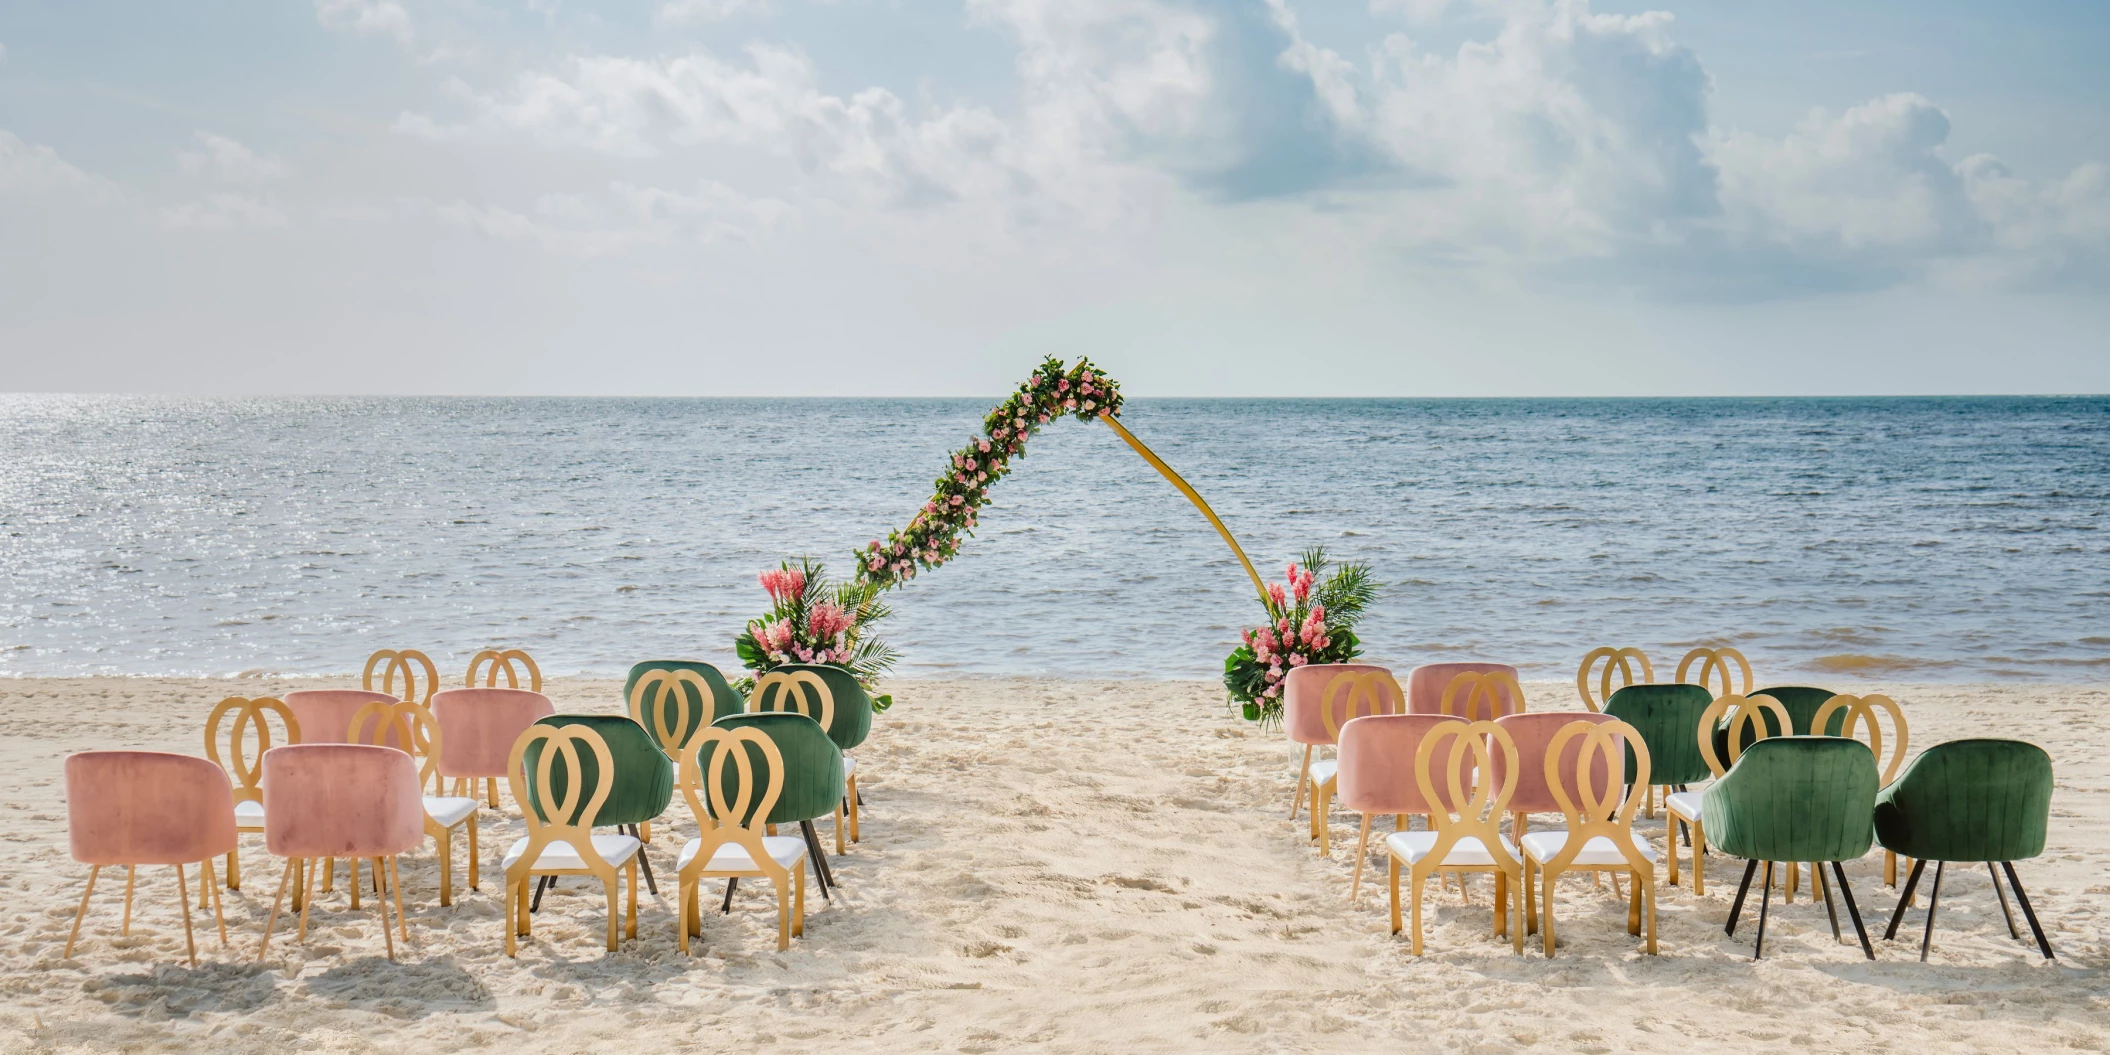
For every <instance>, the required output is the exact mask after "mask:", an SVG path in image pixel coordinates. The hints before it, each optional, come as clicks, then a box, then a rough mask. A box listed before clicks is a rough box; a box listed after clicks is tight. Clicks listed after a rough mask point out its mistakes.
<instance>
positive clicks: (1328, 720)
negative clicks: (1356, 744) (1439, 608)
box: [1282, 663, 1405, 854]
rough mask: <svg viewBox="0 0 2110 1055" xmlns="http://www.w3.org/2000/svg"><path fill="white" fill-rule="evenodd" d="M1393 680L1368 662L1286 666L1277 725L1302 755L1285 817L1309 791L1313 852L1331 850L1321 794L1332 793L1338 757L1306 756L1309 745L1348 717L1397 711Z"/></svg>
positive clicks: (1331, 738) (1329, 737)
mask: <svg viewBox="0 0 2110 1055" xmlns="http://www.w3.org/2000/svg"><path fill="white" fill-rule="evenodd" d="M1404 702H1405V701H1404V699H1403V697H1402V695H1401V693H1400V691H1399V682H1397V681H1394V680H1393V679H1392V672H1391V671H1389V670H1386V669H1385V668H1383V667H1379V666H1374V665H1372V664H1368V663H1314V664H1311V665H1310V666H1304V667H1298V668H1296V669H1295V670H1292V671H1290V672H1289V676H1288V677H1286V678H1284V679H1283V682H1282V726H1283V729H1284V731H1286V732H1288V733H1289V738H1290V740H1291V741H1293V742H1295V743H1300V744H1303V745H1304V761H1303V762H1302V763H1301V764H1300V765H1299V767H1298V771H1297V789H1296V791H1295V793H1294V794H1292V796H1291V798H1290V803H1289V818H1290V819H1291V820H1296V819H1297V810H1298V808H1299V807H1300V806H1302V805H1303V803H1304V792H1305V790H1306V789H1307V788H1309V789H1310V791H1311V837H1312V838H1314V839H1317V840H1318V841H1319V852H1320V853H1322V854H1324V853H1330V852H1332V839H1331V835H1330V833H1329V832H1328V830H1327V825H1326V819H1327V800H1328V799H1330V798H1331V796H1332V794H1333V785H1334V775H1335V774H1336V773H1337V772H1339V771H1340V762H1339V760H1338V759H1332V758H1321V759H1318V760H1316V761H1314V760H1313V759H1312V757H1311V756H1312V752H1313V749H1314V748H1319V747H1331V746H1333V745H1334V744H1335V743H1336V742H1337V741H1338V740H1339V738H1340V735H1341V727H1342V726H1344V725H1347V724H1348V722H1349V720H1351V719H1353V718H1357V717H1360V716H1362V715H1369V714H1399V713H1401V711H1402V708H1403V705H1404Z"/></svg>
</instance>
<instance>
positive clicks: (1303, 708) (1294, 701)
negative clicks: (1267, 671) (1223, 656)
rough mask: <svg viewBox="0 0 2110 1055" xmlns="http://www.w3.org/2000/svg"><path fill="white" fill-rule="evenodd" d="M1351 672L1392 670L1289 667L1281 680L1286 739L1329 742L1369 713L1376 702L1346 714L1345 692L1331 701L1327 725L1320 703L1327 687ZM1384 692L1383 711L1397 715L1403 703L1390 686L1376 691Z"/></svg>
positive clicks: (1327, 665) (1342, 666) (1353, 666)
mask: <svg viewBox="0 0 2110 1055" xmlns="http://www.w3.org/2000/svg"><path fill="white" fill-rule="evenodd" d="M1350 674H1384V675H1387V676H1390V674H1391V671H1389V670H1386V669H1385V668H1383V667H1380V666H1377V665H1375V664H1370V663H1313V664H1309V665H1307V666H1302V667H1297V668H1296V669H1294V670H1291V671H1290V672H1289V674H1288V676H1286V677H1284V678H1283V679H1282V728H1283V731H1284V732H1287V733H1288V734H1289V738H1290V739H1291V740H1293V741H1295V742H1297V743H1300V744H1312V745H1323V744H1331V743H1333V742H1334V741H1335V738H1337V737H1338V736H1340V729H1341V727H1342V726H1344V725H1346V724H1348V722H1349V721H1350V720H1352V719H1354V718H1356V717H1358V716H1359V715H1367V714H1369V713H1370V707H1371V706H1374V705H1375V702H1376V701H1366V702H1365V703H1363V704H1362V705H1360V706H1359V707H1358V708H1357V709H1356V711H1355V713H1354V714H1351V713H1349V706H1348V705H1349V703H1350V702H1352V701H1350V700H1349V699H1348V694H1347V693H1338V694H1336V695H1335V698H1334V701H1333V704H1334V711H1335V712H1336V713H1335V714H1334V716H1333V728H1332V729H1331V730H1329V729H1328V728H1327V722H1326V715H1325V714H1324V713H1323V712H1322V711H1321V709H1320V708H1321V705H1322V704H1324V703H1325V701H1326V686H1327V684H1328V683H1330V682H1332V681H1333V679H1335V678H1338V677H1342V676H1344V675H1350ZM1378 691H1379V692H1381V693H1382V694H1383V697H1384V698H1383V700H1382V703H1383V707H1382V711H1383V713H1386V714H1399V713H1402V712H1403V711H1404V710H1405V702H1406V701H1404V700H1402V699H1399V698H1397V697H1395V696H1393V695H1392V686H1391V685H1390V684H1386V685H1384V686H1383V687H1382V688H1381V689H1379V690H1378Z"/></svg>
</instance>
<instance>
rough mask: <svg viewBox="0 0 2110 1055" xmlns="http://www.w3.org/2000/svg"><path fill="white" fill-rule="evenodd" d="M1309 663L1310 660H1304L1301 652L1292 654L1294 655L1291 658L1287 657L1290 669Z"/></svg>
mask: <svg viewBox="0 0 2110 1055" xmlns="http://www.w3.org/2000/svg"><path fill="white" fill-rule="evenodd" d="M1309 662H1311V661H1310V660H1308V659H1305V658H1304V653H1302V652H1297V653H1294V654H1292V655H1291V656H1290V657H1289V665H1290V666H1292V667H1301V666H1303V665H1304V664H1306V663H1309Z"/></svg>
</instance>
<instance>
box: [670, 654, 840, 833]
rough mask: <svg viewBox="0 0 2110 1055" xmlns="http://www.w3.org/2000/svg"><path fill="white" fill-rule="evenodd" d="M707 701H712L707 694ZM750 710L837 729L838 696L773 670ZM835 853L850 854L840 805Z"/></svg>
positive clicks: (799, 674)
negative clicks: (802, 717) (790, 714)
mask: <svg viewBox="0 0 2110 1055" xmlns="http://www.w3.org/2000/svg"><path fill="white" fill-rule="evenodd" d="M639 684H643V683H642V682H640V683H639ZM808 690H811V693H810V695H809V692H808ZM705 698H706V699H708V698H709V696H708V694H706V696H705ZM747 710H748V713H750V714H758V713H764V712H767V711H791V712H793V713H795V714H803V715H805V716H806V717H808V718H811V719H813V720H814V721H816V722H819V723H820V726H821V728H823V729H833V728H834V727H835V694H834V693H832V692H829V691H828V683H827V682H826V681H823V680H822V679H821V676H820V675H818V674H815V673H814V672H812V671H810V670H772V671H770V672H769V673H767V674H764V675H762V676H761V677H759V678H756V679H755V688H754V691H753V692H750V693H748V694H747ZM856 792H857V787H856V785H854V784H846V794H845V796H844V797H845V798H846V799H847V798H848V796H849V795H853V794H856ZM835 852H836V853H846V852H847V848H846V843H845V842H844V828H843V809H842V807H841V806H837V807H836V808H835Z"/></svg>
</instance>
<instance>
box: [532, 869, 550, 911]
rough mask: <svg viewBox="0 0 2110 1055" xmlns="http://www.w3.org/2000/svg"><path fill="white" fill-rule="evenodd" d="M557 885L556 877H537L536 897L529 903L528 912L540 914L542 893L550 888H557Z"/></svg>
mask: <svg viewBox="0 0 2110 1055" xmlns="http://www.w3.org/2000/svg"><path fill="white" fill-rule="evenodd" d="M556 884H557V877H556V876H536V877H535V897H534V899H533V900H531V901H529V902H528V911H529V912H540V911H541V910H542V891H543V890H544V889H546V888H548V887H552V886H555V885H556Z"/></svg>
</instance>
